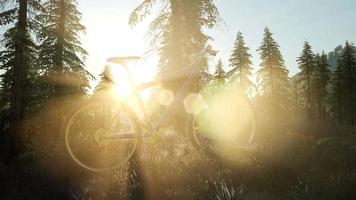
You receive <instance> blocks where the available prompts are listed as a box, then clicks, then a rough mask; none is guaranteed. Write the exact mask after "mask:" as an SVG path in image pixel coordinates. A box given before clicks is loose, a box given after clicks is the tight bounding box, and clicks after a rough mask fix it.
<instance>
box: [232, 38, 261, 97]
mask: <svg viewBox="0 0 356 200" xmlns="http://www.w3.org/2000/svg"><path fill="white" fill-rule="evenodd" d="M248 50H249V48H248V47H246V46H245V41H244V38H243V36H242V33H241V32H238V33H237V36H236V40H235V43H234V49H233V51H232V54H231V56H230V59H229V62H230V66H231V67H232V70H231V71H229V73H228V75H229V76H231V81H232V82H233V84H234V85H237V86H238V87H239V88H241V90H242V91H243V92H244V93H246V94H251V93H252V92H254V91H255V87H256V86H255V84H254V83H253V82H252V81H251V76H252V70H253V68H252V66H251V65H252V62H251V55H250V54H249V53H248Z"/></svg>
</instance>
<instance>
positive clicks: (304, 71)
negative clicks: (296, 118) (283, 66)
mask: <svg viewBox="0 0 356 200" xmlns="http://www.w3.org/2000/svg"><path fill="white" fill-rule="evenodd" d="M297 62H298V65H299V69H300V70H301V72H300V76H301V77H300V80H301V81H300V84H302V87H301V89H302V94H303V99H304V101H305V103H304V109H305V110H306V112H307V113H308V116H311V114H312V113H313V100H312V81H313V75H314V72H315V55H314V53H313V51H312V49H311V46H310V45H309V43H308V42H304V46H303V51H302V53H301V55H300V56H299V57H298V60H297Z"/></svg>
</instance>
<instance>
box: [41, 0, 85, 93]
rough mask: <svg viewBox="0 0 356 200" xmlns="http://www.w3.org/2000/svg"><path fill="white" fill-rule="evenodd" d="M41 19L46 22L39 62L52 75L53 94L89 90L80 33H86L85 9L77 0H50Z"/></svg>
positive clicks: (44, 23) (44, 72)
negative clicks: (80, 10)
mask: <svg viewBox="0 0 356 200" xmlns="http://www.w3.org/2000/svg"><path fill="white" fill-rule="evenodd" d="M44 7H45V10H46V12H43V13H42V14H41V15H40V16H39V17H38V20H39V21H40V22H42V24H43V26H42V29H41V30H40V32H39V36H38V38H39V40H40V42H41V44H40V46H39V49H40V52H39V61H38V65H39V66H41V69H42V72H43V75H44V76H48V77H49V78H50V81H51V82H50V83H49V85H48V87H50V88H52V89H51V90H50V94H49V97H48V98H50V97H61V96H65V95H69V94H75V93H81V94H84V93H85V92H86V88H87V86H88V78H90V77H91V75H90V74H89V72H87V71H86V70H85V67H84V59H85V57H86V55H87V52H86V51H85V50H84V49H83V48H82V47H81V42H80V38H79V35H80V34H81V33H84V31H85V27H84V26H83V25H82V24H81V22H80V18H81V13H80V12H79V11H78V9H77V2H76V0H48V1H47V2H46V3H45V4H44Z"/></svg>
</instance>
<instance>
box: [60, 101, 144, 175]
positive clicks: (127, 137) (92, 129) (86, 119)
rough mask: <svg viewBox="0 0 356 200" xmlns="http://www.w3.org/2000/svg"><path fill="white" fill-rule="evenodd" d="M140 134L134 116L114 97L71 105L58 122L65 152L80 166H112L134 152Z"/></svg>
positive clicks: (109, 167)
mask: <svg viewBox="0 0 356 200" xmlns="http://www.w3.org/2000/svg"><path fill="white" fill-rule="evenodd" d="M139 136H140V131H139V127H138V124H137V119H136V117H135V115H134V114H133V112H132V111H131V110H130V109H129V108H128V107H127V106H126V105H125V104H122V103H119V102H116V101H110V100H98V99H92V100H89V101H86V102H84V103H80V104H79V105H77V106H76V107H74V108H73V109H72V111H71V112H69V114H68V115H67V117H66V118H65V121H64V123H63V125H62V140H63V143H64V145H65V150H66V152H67V153H68V154H69V155H70V157H71V159H72V161H74V162H75V163H76V164H77V165H79V166H80V167H82V168H84V169H86V170H90V171H93V172H100V171H106V170H112V169H115V168H117V167H119V166H120V165H121V164H123V163H125V162H126V161H127V160H128V159H129V158H130V157H131V156H132V154H133V153H134V151H135V148H136V145H137V141H138V139H139Z"/></svg>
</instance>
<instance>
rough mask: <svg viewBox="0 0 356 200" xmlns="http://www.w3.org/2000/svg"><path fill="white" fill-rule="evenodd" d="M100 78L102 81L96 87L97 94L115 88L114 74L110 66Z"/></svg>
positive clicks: (106, 67)
mask: <svg viewBox="0 0 356 200" xmlns="http://www.w3.org/2000/svg"><path fill="white" fill-rule="evenodd" d="M99 78H100V80H99V83H98V85H97V86H96V87H95V92H105V91H108V90H110V89H112V87H114V84H113V78H112V72H111V70H110V68H109V66H105V68H104V70H103V72H102V73H101V74H100V75H99Z"/></svg>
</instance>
